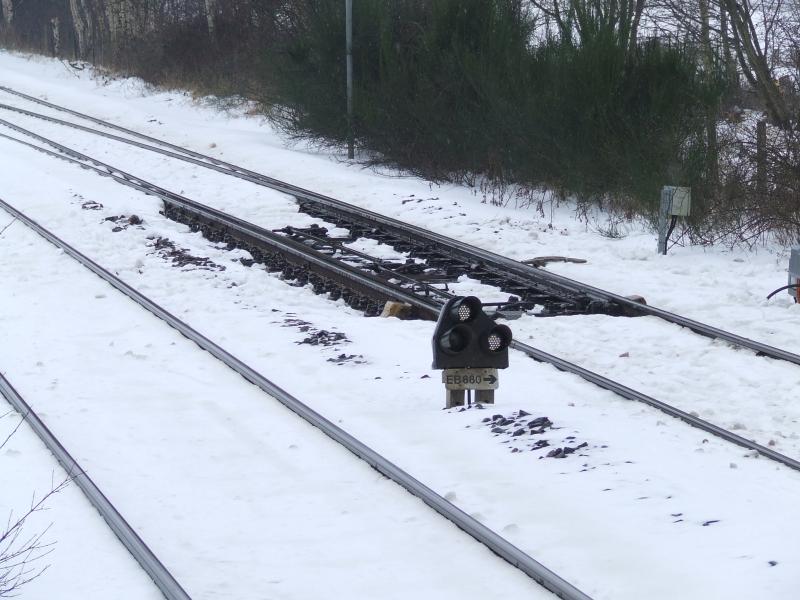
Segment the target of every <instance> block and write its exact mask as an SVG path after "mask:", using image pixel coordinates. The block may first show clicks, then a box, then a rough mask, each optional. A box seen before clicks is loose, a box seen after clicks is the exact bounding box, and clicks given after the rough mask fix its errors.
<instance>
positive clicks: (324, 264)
mask: <svg viewBox="0 0 800 600" xmlns="http://www.w3.org/2000/svg"><path fill="white" fill-rule="evenodd" d="M0 125H3V126H6V127H10V128H12V129H14V130H15V131H18V132H20V133H23V134H24V135H29V136H31V137H33V138H35V139H38V140H39V141H41V142H43V143H47V144H49V145H51V146H53V147H55V148H57V149H59V150H60V151H61V152H63V153H64V154H58V153H56V152H52V151H50V150H47V149H46V148H42V147H40V146H36V145H34V144H30V143H28V142H25V141H23V140H19V139H17V138H13V137H11V136H7V135H5V134H2V133H0V138H4V139H8V140H10V141H14V142H17V143H20V144H23V145H25V146H27V147H29V148H31V149H33V150H37V151H39V152H42V153H44V154H47V155H49V156H52V157H54V158H58V159H60V160H65V161H67V162H71V163H73V164H77V165H78V166H80V167H81V168H84V169H87V170H90V171H93V172H95V173H97V174H99V175H101V176H103V177H110V178H111V179H113V180H115V181H117V182H118V183H121V184H123V185H125V186H128V187H131V188H133V189H135V190H138V191H141V192H143V193H145V194H149V195H151V196H156V197H158V198H161V199H162V200H163V201H164V202H166V203H170V204H173V205H176V206H180V207H181V208H184V209H186V210H189V211H191V212H192V213H194V214H196V215H199V216H201V217H205V218H207V219H209V220H212V221H215V222H218V223H223V224H225V225H228V226H229V227H231V228H233V229H235V230H237V231H239V232H241V233H243V234H245V235H247V236H249V237H251V238H253V239H254V240H256V241H258V242H262V243H264V244H268V245H269V246H271V247H272V248H274V249H276V250H277V251H279V252H281V253H283V254H285V255H288V256H291V257H293V258H295V259H297V260H298V261H300V262H302V263H305V264H307V265H309V266H314V267H316V268H318V269H320V270H324V271H327V272H331V273H334V274H335V275H336V276H337V280H338V281H339V282H341V283H342V284H343V285H348V284H349V285H353V286H355V287H361V288H369V289H371V290H373V291H375V292H377V293H379V294H381V296H382V297H384V298H385V299H392V300H397V301H399V302H405V303H408V304H413V306H414V307H415V308H418V309H420V310H421V311H422V312H423V315H424V316H426V317H428V318H431V319H435V318H436V316H437V315H438V306H439V305H438V304H436V303H434V302H430V301H426V300H424V299H422V298H420V297H419V296H418V295H415V294H412V293H409V292H407V291H405V290H404V289H403V288H401V287H399V286H396V285H392V284H390V283H385V282H382V281H379V280H376V279H375V278H373V277H370V276H368V275H366V274H364V273H363V272H361V271H360V270H358V269H357V268H355V267H352V266H350V265H347V264H346V263H342V262H340V261H338V260H336V259H333V258H330V257H326V256H324V255H323V254H322V253H320V252H317V251H316V250H314V249H312V248H309V247H307V246H305V245H304V244H302V243H299V242H296V241H294V240H291V239H289V238H286V237H283V236H280V235H277V234H275V233H273V232H271V231H269V230H267V229H264V228H262V227H258V226H257V225H253V224H252V223H249V222H247V221H244V220H243V219H240V218H238V217H234V216H232V215H228V214H227V213H224V212H222V211H220V210H217V209H215V208H212V207H209V206H206V205H204V204H201V203H199V202H196V201H194V200H190V199H189V198H186V197H184V196H181V195H180V194H176V193H174V192H171V191H169V190H166V189H164V188H161V187H159V186H157V185H155V184H152V183H149V182H147V181H144V180H143V179H140V178H138V177H134V176H133V175H130V174H128V173H125V172H124V171H121V170H119V169H116V168H114V167H112V166H111V165H107V164H105V163H103V162H100V161H98V160H95V159H93V158H91V157H89V156H86V155H85V154H82V153H80V152H77V151H75V150H72V149H71V148H68V147H66V146H63V145H62V144H58V143H57V142H53V141H52V140H48V139H47V138H44V137H42V136H39V135H38V134H34V133H32V132H28V131H27V130H25V129H22V128H21V127H17V126H16V125H13V124H12V123H8V122H7V121H4V120H2V119H0ZM89 163H91V164H89ZM92 165H97V166H92ZM423 289H425V288H424V287H423Z"/></svg>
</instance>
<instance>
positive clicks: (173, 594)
mask: <svg viewBox="0 0 800 600" xmlns="http://www.w3.org/2000/svg"><path fill="white" fill-rule="evenodd" d="M0 209H2V210H4V211H6V212H7V213H9V214H10V215H12V216H13V217H14V218H15V219H16V220H18V221H19V222H21V223H23V224H24V225H25V226H27V227H28V228H30V229H31V230H33V231H34V232H36V233H37V234H38V235H39V236H41V237H42V238H44V239H45V240H47V241H48V242H50V243H51V244H53V245H54V246H56V247H57V248H59V249H60V250H62V251H63V252H64V253H65V254H67V255H68V256H70V257H71V258H73V259H74V260H76V261H77V262H79V263H80V264H81V265H83V266H84V267H86V268H87V269H88V270H89V271H91V272H92V273H94V274H95V275H97V276H98V277H100V278H101V279H102V280H104V281H105V282H107V283H108V284H110V285H111V286H113V287H114V288H115V289H117V290H118V291H120V292H121V293H123V294H124V295H125V296H127V297H128V298H130V299H131V300H133V301H134V302H136V303H137V304H139V305H140V306H142V307H143V308H144V309H146V310H147V311H149V312H150V313H152V314H153V315H154V316H156V317H158V318H159V319H161V320H163V321H164V322H166V323H167V324H168V325H170V326H171V327H172V328H174V329H175V330H177V331H178V332H180V333H181V334H182V335H183V336H184V337H186V338H187V339H189V340H191V341H192V342H194V343H195V344H197V345H198V346H199V347H200V348H202V349H203V350H205V351H207V352H208V353H209V354H211V355H212V356H213V357H214V358H216V359H218V360H219V361H221V362H222V363H223V364H225V365H226V366H227V367H229V368H230V369H232V370H233V371H235V372H236V373H238V374H239V375H241V376H242V377H243V378H244V379H246V380H247V381H249V382H250V383H252V384H254V385H255V386H257V387H258V388H260V389H261V390H262V391H263V392H265V393H266V394H267V395H269V396H271V397H272V398H275V399H276V400H277V401H278V402H280V403H281V404H283V405H284V406H285V407H287V408H288V409H289V410H291V411H292V412H293V413H295V414H296V415H298V416H299V417H301V418H302V419H304V420H305V421H306V422H308V423H310V424H311V425H313V426H314V427H316V428H318V429H319V430H321V431H322V432H323V433H324V434H325V435H327V436H328V437H329V438H331V439H332V440H334V441H335V442H336V443H338V444H340V445H341V446H343V447H344V448H346V449H347V450H348V451H350V452H351V453H352V454H354V455H355V456H356V457H358V458H359V459H361V460H363V461H364V462H366V463H367V464H369V465H370V466H371V467H373V468H374V469H375V470H377V471H378V472H380V473H381V474H382V475H384V476H385V477H387V478H389V479H391V480H392V481H394V482H395V483H397V484H398V485H400V486H401V487H403V488H404V489H405V490H406V491H407V492H409V493H410V494H412V495H413V496H415V497H417V498H419V499H420V500H422V502H424V503H425V504H426V505H427V506H429V507H430V508H432V509H433V510H434V511H436V512H437V513H438V514H439V515H441V516H442V517H444V518H446V519H447V520H449V521H450V522H452V523H453V524H455V525H456V526H457V527H458V528H459V529H461V530H462V531H464V532H466V533H467V534H468V535H470V536H471V537H473V538H474V539H476V540H477V541H479V542H480V543H481V544H483V545H485V546H486V547H488V548H489V549H490V550H491V551H492V552H494V553H495V554H496V555H498V556H500V557H501V558H503V559H504V560H505V561H507V562H508V563H510V564H511V565H512V566H514V567H516V568H517V569H519V570H521V571H522V572H523V573H525V574H526V575H528V576H529V577H531V578H532V579H534V580H535V581H536V582H537V583H539V584H540V585H541V586H542V587H544V588H545V589H547V590H549V591H551V592H553V593H554V594H555V595H556V596H558V597H559V598H562V599H564V600H591V598H590V597H589V596H588V595H587V594H585V593H584V592H582V591H580V590H579V589H577V588H576V587H574V586H573V585H571V584H570V583H569V582H567V581H566V580H564V579H563V578H561V577H560V576H558V575H557V574H555V573H554V572H552V571H550V570H549V569H547V568H546V567H545V566H543V565H542V564H541V563H539V562H538V561H536V560H535V559H533V558H532V557H531V556H529V555H528V554H526V553H525V552H523V551H522V550H520V549H519V548H517V547H516V546H514V545H513V544H511V543H510V542H508V541H507V540H506V539H505V538H503V537H502V536H500V535H498V534H497V533H495V532H494V531H492V530H491V529H489V528H488V527H486V526H485V525H483V524H482V523H480V522H479V521H477V520H476V519H475V518H473V517H472V516H470V515H468V514H466V513H465V512H463V511H462V510H460V509H459V508H457V507H456V506H454V505H453V504H452V503H450V502H449V501H447V500H446V499H445V498H443V497H442V496H440V495H439V494H437V493H436V492H434V491H433V490H432V489H430V488H428V487H427V486H425V485H424V484H423V483H422V482H420V481H419V480H417V479H415V478H414V477H413V476H412V475H410V474H409V473H407V472H406V471H404V470H403V469H401V468H400V467H398V466H397V465H395V464H394V463H392V462H391V461H389V460H388V459H386V458H385V457H384V456H382V455H381V454H379V453H377V452H376V451H374V450H373V449H372V448H370V447H368V446H367V445H365V444H364V443H363V442H361V441H360V440H358V439H357V438H355V437H353V436H352V435H350V434H349V433H347V432H346V431H344V430H343V429H341V428H340V427H339V426H337V425H335V424H334V423H332V422H331V421H329V420H328V419H326V418H325V417H323V416H322V415H320V414H319V413H317V412H316V411H314V410H313V409H311V408H310V407H309V406H307V405H306V404H304V403H303V402H301V401H300V400H299V399H297V398H296V397H294V396H292V395H291V394H290V393H288V392H287V391H285V390H283V389H282V388H280V387H279V386H277V385H276V384H274V383H273V382H272V381H270V380H269V379H267V378H266V377H265V376H264V375H262V374H261V373H259V372H257V371H256V370H255V369H253V368H252V367H250V366H249V365H247V364H245V363H244V362H242V361H241V360H239V359H238V358H236V357H235V356H233V355H232V354H230V353H229V352H228V351H226V350H225V349H224V348H222V347H221V346H219V345H218V344H216V343H215V342H213V341H212V340H210V339H209V338H207V337H205V336H204V335H202V334H201V333H199V332H198V331H196V330H195V329H193V328H192V327H191V326H189V325H188V324H187V323H185V322H184V321H182V320H180V319H179V318H177V317H176V316H174V315H172V314H171V313H169V312H168V311H167V310H165V309H164V308H162V307H161V306H159V305H158V304H156V303H155V302H153V301H152V300H150V299H149V298H147V297H146V296H144V295H143V294H141V293H140V292H138V291H137V290H135V289H134V288H132V287H131V286H129V285H128V284H126V283H125V282H123V281H122V280H121V279H119V278H118V277H116V276H115V275H113V274H112V273H110V272H109V271H107V270H106V269H104V268H103V267H101V266H100V265H99V264H97V263H96V262H94V261H92V260H91V259H90V258H89V257H88V256H86V255H84V254H82V253H80V252H79V251H78V250H76V249H75V248H74V247H72V246H70V245H69V244H67V243H66V242H64V241H63V240H61V239H60V238H58V237H57V236H56V235H55V234H53V233H52V232H50V231H48V230H47V229H45V228H44V227H42V226H41V225H40V224H38V223H36V222H35V221H33V220H32V219H31V218H29V217H28V216H27V215H25V214H24V213H22V212H21V211H20V210H18V209H17V208H15V207H13V206H11V205H10V204H8V203H7V202H5V201H3V200H0ZM0 393H2V394H3V395H4V396H6V397H7V398H8V399H9V401H10V402H12V404H13V405H14V406H15V407H16V408H17V410H19V411H20V412H21V413H22V414H24V415H26V419H27V420H28V421H29V422H31V424H32V425H33V427H34V430H35V431H36V433H37V434H38V435H39V436H40V437H41V438H42V440H43V441H45V443H46V444H47V446H48V448H50V449H51V450H52V451H53V452H54V453H56V456H57V457H58V458H59V460H60V461H62V464H63V465H64V466H65V468H66V469H67V470H68V472H70V473H77V474H78V475H77V477H76V481H78V483H79V485H81V488H82V489H84V485H83V484H84V483H86V484H87V485H88V488H87V489H88V491H86V493H87V497H89V499H90V500H91V501H92V502H93V504H94V503H95V501H97V502H98V503H97V504H96V506H98V509H99V510H101V513H102V514H103V516H104V517H105V518H107V520H109V518H110V519H111V520H110V521H109V523H110V525H111V526H112V528H114V531H115V532H116V533H117V535H119V536H120V539H122V540H123V543H125V544H126V546H128V547H129V549H131V547H133V549H131V552H132V553H133V554H134V556H135V557H136V558H137V560H139V561H140V564H142V566H143V567H144V568H145V569H146V570H147V572H148V574H150V575H151V577H153V579H154V581H156V583H157V584H159V589H162V592H163V593H164V595H165V597H167V598H169V599H170V600H172V599H175V600H189V596H188V595H186V593H185V592H183V590H182V588H180V586H179V585H178V584H177V582H175V581H174V580H172V579H171V576H170V575H169V573H168V572H167V571H166V569H164V568H163V565H161V563H160V562H158V560H157V559H156V558H155V556H154V555H152V553H149V554H148V552H149V550H148V549H147V548H146V546H144V544H143V542H141V540H140V539H139V538H138V536H136V534H135V532H133V530H132V529H130V527H129V526H127V524H126V523H125V522H124V520H123V519H122V518H121V516H119V514H118V513H116V512H115V511H114V510H113V507H111V506H110V503H108V502H107V501H104V500H105V497H104V496H102V494H101V493H100V492H99V490H97V489H96V487H92V486H93V484H91V480H89V479H88V477H87V476H86V475H85V473H84V472H83V471H82V469H80V467H79V466H78V465H77V463H76V462H75V461H74V460H73V459H72V458H71V457H69V455H68V454H66V451H65V450H64V449H63V446H61V444H60V443H59V442H58V440H56V438H55V436H53V434H52V433H51V432H50V431H49V430H48V429H47V427H46V426H45V425H44V424H43V423H42V422H41V420H39V419H38V417H37V416H36V415H35V413H33V411H32V410H31V409H30V407H29V406H28V405H27V404H26V403H25V402H24V401H23V400H22V399H21V398H20V397H19V395H18V394H17V393H16V391H15V390H14V389H13V388H12V387H11V385H10V384H9V383H8V382H7V380H5V379H4V378H3V377H2V376H0ZM104 510H107V511H108V513H106V512H103V511H104ZM106 514H108V515H109V517H106ZM118 531H122V534H121V533H119V532H118ZM137 540H138V542H139V544H138V545H136V541H137ZM129 544H130V545H129ZM162 585H163V587H162Z"/></svg>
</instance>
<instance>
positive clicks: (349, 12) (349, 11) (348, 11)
mask: <svg viewBox="0 0 800 600" xmlns="http://www.w3.org/2000/svg"><path fill="white" fill-rule="evenodd" d="M344 4H345V6H344V12H345V20H346V22H347V23H346V26H345V29H346V32H345V36H346V38H347V42H346V44H347V158H350V159H352V158H353V157H354V156H355V151H354V148H353V145H354V144H353V0H345V3H344Z"/></svg>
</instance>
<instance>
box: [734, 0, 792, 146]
mask: <svg viewBox="0 0 800 600" xmlns="http://www.w3.org/2000/svg"><path fill="white" fill-rule="evenodd" d="M722 1H723V3H724V5H725V9H726V11H727V12H728V17H729V18H730V26H731V29H732V31H733V40H734V50H735V51H736V56H737V58H738V59H739V64H740V65H741V67H742V71H743V72H744V75H745V77H746V78H747V80H748V81H749V82H750V84H751V85H752V86H753V87H754V88H755V89H756V91H757V92H758V94H759V96H760V97H761V100H762V101H763V102H764V106H765V108H766V110H767V113H768V114H769V116H770V118H771V119H772V121H773V122H774V123H775V124H776V125H777V126H778V127H780V128H781V129H783V130H787V131H788V130H790V129H791V115H790V113H789V108H788V107H787V105H786V101H785V100H784V98H783V96H782V95H781V93H780V90H779V89H778V86H777V84H776V83H775V79H774V78H773V76H772V73H771V71H770V68H769V65H768V64H767V59H766V57H765V56H764V52H763V51H762V49H761V45H760V43H759V41H758V34H757V32H756V28H755V26H754V25H753V19H752V16H751V15H750V14H749V13H748V12H747V11H746V10H745V8H744V7H742V5H741V4H739V3H737V1H736V0H722Z"/></svg>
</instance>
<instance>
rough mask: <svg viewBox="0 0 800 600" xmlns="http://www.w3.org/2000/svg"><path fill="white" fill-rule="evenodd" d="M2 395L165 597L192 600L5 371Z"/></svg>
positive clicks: (1, 380) (0, 385) (0, 383)
mask: <svg viewBox="0 0 800 600" xmlns="http://www.w3.org/2000/svg"><path fill="white" fill-rule="evenodd" d="M0 396H2V397H4V398H5V399H6V400H7V401H8V403H9V404H10V405H11V406H12V407H14V410H16V411H17V412H18V413H19V414H20V415H21V416H22V418H23V419H24V420H25V421H26V422H27V423H28V425H29V426H30V427H31V429H33V431H34V433H35V434H36V436H37V437H38V438H39V439H40V440H41V441H42V443H43V444H44V445H45V447H46V448H47V449H48V450H49V451H50V452H51V453H52V454H53V456H55V457H56V460H57V461H58V462H59V464H60V465H61V466H62V468H63V469H64V470H65V471H66V472H67V475H68V477H69V478H70V479H71V481H73V482H74V483H75V485H77V486H78V488H79V489H80V490H81V492H83V495H84V496H85V497H86V499H87V500H88V501H89V503H90V504H91V505H92V506H93V507H94V508H95V509H96V510H97V512H99V513H100V516H101V517H103V520H104V521H105V522H106V523H107V524H108V527H109V528H110V529H111V531H113V532H114V535H116V536H117V539H119V541H120V542H121V543H122V545H123V546H125V548H126V549H127V550H128V552H130V554H131V556H133V558H134V559H135V560H136V562H137V563H139V566H140V567H142V569H143V570H144V572H145V573H147V574H148V575H149V576H150V578H151V579H152V580H153V583H155V584H156V586H157V587H158V589H159V590H160V591H161V593H162V594H163V595H164V597H165V598H167V600H191V596H189V594H187V593H186V590H184V589H183V587H181V584H180V583H178V581H177V579H175V577H174V576H173V575H172V573H170V571H169V570H168V569H167V568H166V567H165V566H164V564H163V563H162V562H161V560H159V558H158V557H157V556H156V555H155V553H154V552H153V551H152V550H151V549H150V547H149V546H148V545H147V544H146V543H145V542H144V541H143V540H142V538H141V537H139V535H138V534H137V533H136V531H135V530H134V529H133V527H131V526H130V525H129V524H128V522H127V521H126V520H125V518H124V517H123V516H122V514H121V513H120V512H119V511H118V510H117V508H116V507H115V506H114V505H113V504H112V503H111V501H109V499H108V498H107V497H106V496H105V494H103V492H102V491H101V490H100V488H99V487H97V485H96V484H95V482H94V481H92V479H91V477H89V475H87V474H86V471H84V470H83V468H82V467H81V466H80V464H78V461H76V460H75V459H74V458H73V457H72V455H71V454H70V453H69V451H68V450H67V449H66V448H65V447H64V446H63V445H62V444H61V442H60V441H59V440H58V438H56V436H55V435H53V432H52V431H50V429H49V428H48V427H47V425H45V424H44V422H43V421H42V420H41V418H39V415H37V414H36V412H35V411H34V410H33V408H31V406H30V404H28V402H26V401H25V399H24V398H23V397H22V396H21V395H20V394H19V392H17V390H16V389H15V388H14V386H13V385H11V382H10V381H9V380H8V379H7V378H6V377H5V376H4V375H3V374H2V373H0Z"/></svg>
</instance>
